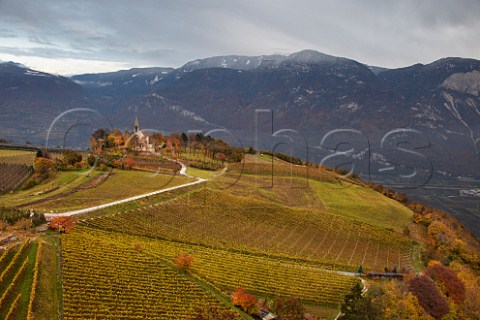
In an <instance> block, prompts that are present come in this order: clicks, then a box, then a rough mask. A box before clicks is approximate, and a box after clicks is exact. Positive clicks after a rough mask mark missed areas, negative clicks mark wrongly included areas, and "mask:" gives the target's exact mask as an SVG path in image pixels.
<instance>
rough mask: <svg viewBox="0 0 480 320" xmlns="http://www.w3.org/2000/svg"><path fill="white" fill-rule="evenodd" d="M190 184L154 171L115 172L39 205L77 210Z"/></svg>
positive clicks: (184, 180)
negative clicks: (85, 186)
mask: <svg viewBox="0 0 480 320" xmlns="http://www.w3.org/2000/svg"><path fill="white" fill-rule="evenodd" d="M188 181H191V180H190V179H189V178H186V177H182V176H174V175H168V174H157V173H152V172H141V171H127V170H113V171H112V172H111V173H110V174H108V178H107V179H104V180H103V181H102V183H100V184H97V185H95V186H93V187H91V188H85V189H82V190H78V191H77V192H74V193H69V194H65V195H64V196H63V197H60V198H56V199H52V200H51V201H48V202H44V203H41V204H39V205H36V206H35V208H37V209H44V210H49V209H51V208H55V209H57V210H74V209H79V208H84V207H88V206H94V205H99V204H103V203H107V202H111V201H115V200H121V199H124V198H128V197H132V196H137V195H141V194H145V193H149V192H152V191H156V190H160V189H162V188H168V187H173V186H176V185H179V184H182V183H185V182H188Z"/></svg>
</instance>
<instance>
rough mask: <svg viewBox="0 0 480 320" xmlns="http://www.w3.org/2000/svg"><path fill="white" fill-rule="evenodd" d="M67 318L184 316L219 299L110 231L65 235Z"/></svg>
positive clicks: (65, 298)
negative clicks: (119, 239) (120, 239)
mask: <svg viewBox="0 0 480 320" xmlns="http://www.w3.org/2000/svg"><path fill="white" fill-rule="evenodd" d="M62 247H63V288H64V291H63V299H64V315H65V316H64V319H65V320H68V319H115V320H117V319H169V320H171V319H185V317H186V316H188V315H192V313H193V308H194V307H201V306H204V305H207V304H215V305H218V306H221V307H223V305H221V303H220V302H219V301H218V300H217V299H216V298H215V297H214V296H213V295H212V294H211V293H209V292H207V291H205V290H204V289H203V288H202V287H201V286H200V285H199V284H198V283H196V282H193V281H191V280H189V279H188V278H186V277H185V276H184V275H182V274H180V273H178V272H176V271H175V270H173V269H172V268H171V267H170V266H169V265H168V264H165V263H163V262H162V261H161V260H159V259H157V258H155V257H152V256H150V255H147V254H145V253H143V252H142V250H140V249H134V246H133V244H132V243H130V245H128V246H127V245H125V243H122V241H118V239H115V238H114V237H112V236H110V235H109V234H106V233H101V232H98V231H93V230H90V229H87V228H82V227H77V228H76V231H75V232H74V233H73V234H70V235H66V236H65V237H64V238H63V245H62Z"/></svg>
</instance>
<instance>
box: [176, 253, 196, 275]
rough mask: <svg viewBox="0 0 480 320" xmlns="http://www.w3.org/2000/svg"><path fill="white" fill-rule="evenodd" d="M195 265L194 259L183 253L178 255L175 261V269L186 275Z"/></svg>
mask: <svg viewBox="0 0 480 320" xmlns="http://www.w3.org/2000/svg"><path fill="white" fill-rule="evenodd" d="M192 264H193V257H192V256H190V255H188V254H186V253H183V254H181V255H178V256H177V258H176V260H175V267H176V268H177V269H179V270H182V271H183V272H184V273H186V272H187V270H188V269H189V268H190V267H191V266H192Z"/></svg>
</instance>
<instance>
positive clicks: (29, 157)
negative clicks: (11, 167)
mask: <svg viewBox="0 0 480 320" xmlns="http://www.w3.org/2000/svg"><path fill="white" fill-rule="evenodd" d="M36 157H37V153H36V152H34V151H24V150H0V163H3V164H21V165H26V166H29V167H30V166H33V164H34V162H35V158H36Z"/></svg>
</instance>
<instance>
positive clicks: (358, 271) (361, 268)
mask: <svg viewBox="0 0 480 320" xmlns="http://www.w3.org/2000/svg"><path fill="white" fill-rule="evenodd" d="M357 273H359V274H363V266H362V265H360V266H359V267H358V269H357Z"/></svg>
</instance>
